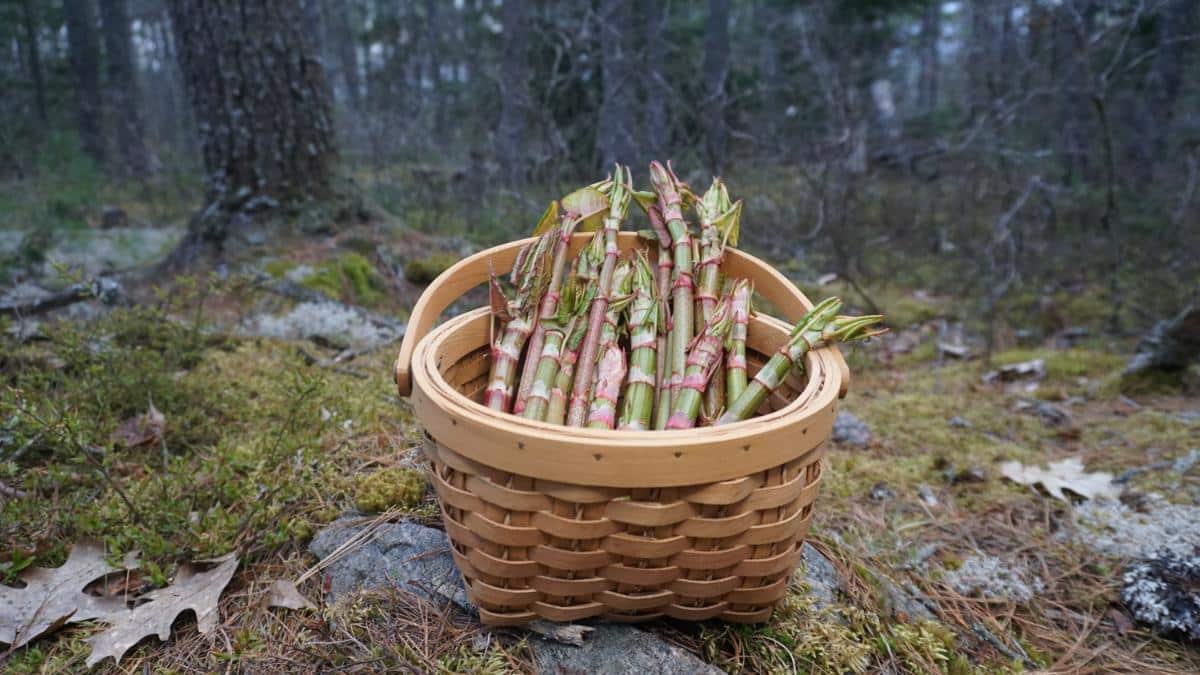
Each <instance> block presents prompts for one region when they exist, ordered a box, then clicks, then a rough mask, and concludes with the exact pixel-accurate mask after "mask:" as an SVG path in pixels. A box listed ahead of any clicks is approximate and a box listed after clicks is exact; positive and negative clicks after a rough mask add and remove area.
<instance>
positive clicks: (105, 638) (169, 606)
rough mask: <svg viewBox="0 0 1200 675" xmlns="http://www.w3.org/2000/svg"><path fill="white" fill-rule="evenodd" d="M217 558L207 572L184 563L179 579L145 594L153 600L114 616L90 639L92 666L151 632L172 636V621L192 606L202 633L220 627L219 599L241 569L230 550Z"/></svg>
mask: <svg viewBox="0 0 1200 675" xmlns="http://www.w3.org/2000/svg"><path fill="white" fill-rule="evenodd" d="M214 562H217V563H219V564H218V565H217V566H216V567H213V568H212V569H209V570H207V571H204V572H197V571H196V570H195V568H193V567H192V566H190V565H184V566H183V567H181V568H180V569H179V574H177V575H176V576H175V583H173V584H171V585H170V586H167V587H166V588H160V589H158V590H154V591H151V592H149V593H147V594H146V595H145V596H144V597H145V598H146V599H148V600H149V602H147V603H145V604H144V605H139V606H137V607H135V608H133V609H132V610H128V611H126V612H124V613H122V614H120V615H117V616H114V617H110V618H109V622H110V623H112V626H111V627H110V628H108V629H106V630H105V631H103V632H101V633H97V634H96V635H93V636H92V637H90V638H88V640H87V642H88V644H90V645H91V646H92V653H91V655H90V656H88V659H87V665H88V667H89V668H90V667H92V666H93V665H95V664H96V663H99V662H100V661H102V660H104V659H105V658H107V657H109V656H111V657H113V659H114V660H116V661H117V662H118V663H119V662H120V661H121V657H122V656H124V655H125V652H127V651H129V649H130V648H131V647H133V646H134V645H136V644H137V643H138V642H140V641H141V640H142V638H145V637H146V636H148V635H157V636H158V639H159V640H163V641H165V640H167V639H168V638H170V637H171V624H172V623H174V621H175V619H176V618H178V617H179V615H180V614H181V613H182V612H184V611H186V610H189V609H190V610H192V611H193V612H195V614H196V629H197V630H199V631H200V634H201V635H206V634H207V633H208V632H209V631H211V630H212V629H213V628H216V626H217V601H218V600H220V599H221V591H223V590H225V586H226V585H228V584H229V580H230V579H232V578H233V573H234V572H235V571H237V566H238V561H237V558H235V557H234V555H233V554H232V553H230V554H229V555H226V556H222V557H220V558H217V559H216V560H215V561H214Z"/></svg>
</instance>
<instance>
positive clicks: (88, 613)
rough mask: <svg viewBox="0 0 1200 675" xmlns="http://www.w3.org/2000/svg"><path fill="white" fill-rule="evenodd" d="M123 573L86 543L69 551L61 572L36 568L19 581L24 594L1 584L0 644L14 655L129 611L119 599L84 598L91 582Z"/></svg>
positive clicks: (101, 550)
mask: <svg viewBox="0 0 1200 675" xmlns="http://www.w3.org/2000/svg"><path fill="white" fill-rule="evenodd" d="M119 571H120V570H119V569H117V568H116V567H113V566H111V565H109V564H108V562H107V561H106V560H105V559H104V546H103V545H101V544H100V543H99V542H96V541H92V540H90V539H85V540H82V541H80V542H78V543H77V544H75V546H74V548H72V549H71V553H70V554H69V555H68V556H67V561H66V562H65V563H63V565H62V567H32V568H29V569H27V570H25V571H23V572H22V573H21V575H20V576H19V577H18V578H19V579H20V580H21V581H22V582H24V584H25V587H24V588H13V587H11V586H4V585H2V584H0V642H3V643H7V644H9V645H10V649H15V648H16V647H20V646H21V645H24V644H26V643H28V642H29V641H30V640H33V639H34V638H36V637H38V636H39V635H42V634H43V633H45V632H47V631H49V630H52V629H54V628H58V627H60V626H62V625H64V624H68V623H78V622H80V621H87V620H89V619H106V620H107V619H109V618H110V617H112V616H114V615H117V614H119V613H121V612H125V611H127V610H126V608H125V602H124V601H123V600H122V599H121V598H116V597H97V596H94V595H89V594H87V593H85V592H84V588H85V587H86V586H87V585H88V584H90V583H91V582H93V581H95V580H96V579H99V578H100V577H102V576H104V575H106V574H109V573H111V572H119Z"/></svg>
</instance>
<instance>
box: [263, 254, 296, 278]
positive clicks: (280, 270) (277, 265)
mask: <svg viewBox="0 0 1200 675" xmlns="http://www.w3.org/2000/svg"><path fill="white" fill-rule="evenodd" d="M264 269H265V270H266V272H267V274H270V275H271V276H273V277H275V278H276V279H281V278H283V276H284V275H286V274H287V273H288V272H291V271H292V270H294V269H296V262H295V261H293V260H287V259H285V258H275V259H274V260H269V261H267V264H266V266H265V267H264Z"/></svg>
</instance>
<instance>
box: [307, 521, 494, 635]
mask: <svg viewBox="0 0 1200 675" xmlns="http://www.w3.org/2000/svg"><path fill="white" fill-rule="evenodd" d="M363 527H365V524H364V523H362V522H361V519H358V518H343V519H340V520H337V521H334V522H333V523H331V524H330V525H329V526H328V527H326V528H325V529H323V530H321V531H320V532H318V533H317V535H316V536H315V537H313V540H312V543H311V544H309V546H308V550H309V551H310V552H312V554H313V555H315V556H317V557H319V558H324V557H325V556H327V555H329V554H330V553H333V551H334V550H336V549H337V548H338V547H339V546H341V545H342V544H344V543H345V542H346V540H348V539H350V538H351V537H353V536H354V535H355V534H357V533H358V532H359V531H360V530H361V529H363ZM324 573H325V574H326V575H328V577H329V596H330V598H331V599H333V600H336V599H337V598H339V597H341V596H343V595H345V594H347V593H353V592H354V591H358V590H361V589H366V588H379V587H383V586H396V587H399V588H402V589H404V590H406V591H409V592H413V593H416V594H418V595H422V596H424V597H426V598H429V599H431V600H441V599H445V600H450V601H451V602H453V603H454V604H456V605H458V606H459V607H462V608H464V609H466V610H468V611H471V612H474V608H473V607H472V606H471V604H470V602H468V601H467V596H466V591H465V590H464V588H463V583H462V577H461V576H460V575H459V573H458V569H457V568H455V567H454V559H453V558H452V557H451V556H450V540H449V539H448V538H447V537H446V533H445V532H442V531H441V530H435V529H433V528H431V527H424V526H422V525H417V524H414V523H385V524H383V525H381V526H380V527H379V529H378V530H377V531H376V534H375V536H374V537H373V538H372V539H370V540H369V541H367V542H366V543H365V544H362V545H360V546H358V547H357V548H355V549H354V550H352V551H351V552H350V553H349V554H347V555H345V556H344V557H342V558H341V559H340V560H338V561H337V562H335V563H333V564H332V565H330V566H329V567H327V568H325V572H324Z"/></svg>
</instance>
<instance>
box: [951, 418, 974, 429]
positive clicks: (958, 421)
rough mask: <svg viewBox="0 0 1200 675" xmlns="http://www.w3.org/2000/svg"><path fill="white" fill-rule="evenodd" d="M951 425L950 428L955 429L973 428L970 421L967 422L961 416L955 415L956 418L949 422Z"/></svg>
mask: <svg viewBox="0 0 1200 675" xmlns="http://www.w3.org/2000/svg"><path fill="white" fill-rule="evenodd" d="M949 424H950V426H952V427H954V428H955V429H970V428H971V422H970V421H969V420H967V419H966V418H965V417H962V416H959V415H955V416H954V417H951V418H950V420H949Z"/></svg>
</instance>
